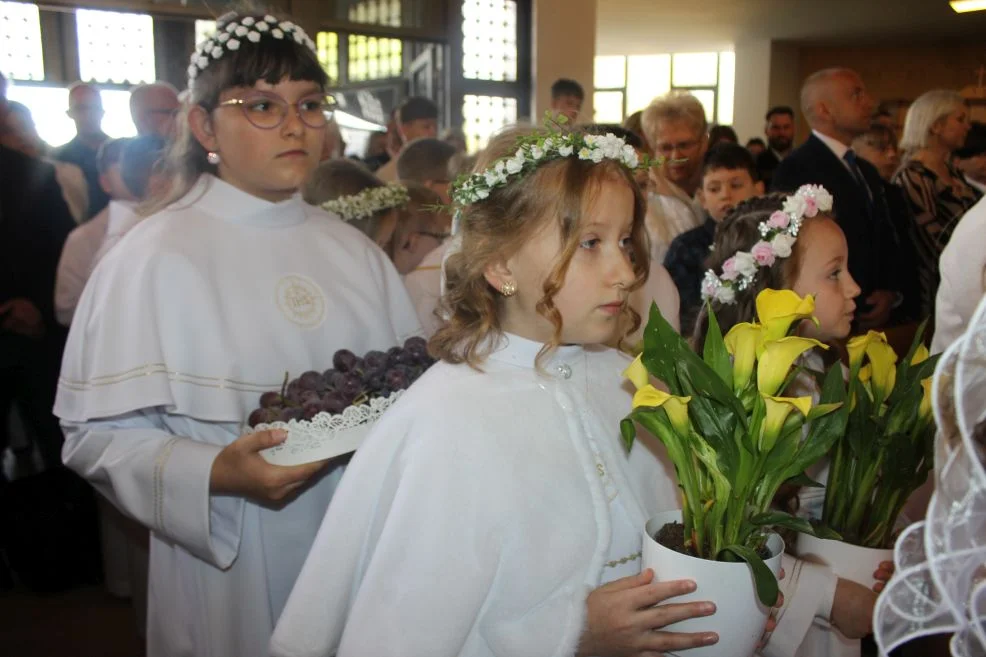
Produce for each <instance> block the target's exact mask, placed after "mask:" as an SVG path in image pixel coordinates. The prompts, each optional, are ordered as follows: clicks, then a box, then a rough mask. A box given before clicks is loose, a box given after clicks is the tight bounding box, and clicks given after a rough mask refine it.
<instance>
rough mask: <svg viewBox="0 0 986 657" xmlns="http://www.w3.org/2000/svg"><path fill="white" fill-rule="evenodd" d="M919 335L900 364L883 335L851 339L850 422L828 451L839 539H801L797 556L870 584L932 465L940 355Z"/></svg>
mask: <svg viewBox="0 0 986 657" xmlns="http://www.w3.org/2000/svg"><path fill="white" fill-rule="evenodd" d="M922 333H923V330H919V331H918V333H917V336H916V337H915V339H914V343H913V344H912V345H911V349H910V351H909V353H908V354H907V357H906V358H904V359H902V360H901V361H900V362H899V363H898V362H897V361H898V359H897V354H895V353H894V350H893V349H892V348H891V347H890V345H889V344H887V340H886V336H885V335H884V334H882V333H877V332H875V331H870V332H869V333H868V334H867V335H864V336H859V337H856V338H853V339H852V340H850V341H849V344H848V351H849V366H850V372H849V398H850V400H851V402H850V411H849V421H848V424H847V427H846V432H845V434H844V435H843V436H840V438H839V440H837V441H836V442H835V444H834V445H833V446H832V448H831V450H830V457H831V461H830V465H829V475H828V480H827V481H826V482H825V488H826V490H825V504H824V510H823V516H822V524H823V525H824V526H825V528H827V529H830V530H832V531H834V532H837V533H838V534H839V535H840V536H841V539H842V540H823V539H820V538H818V537H817V536H809V535H800V536H799V537H798V542H797V551H798V555H799V556H800V557H802V558H804V559H806V560H809V561H815V562H818V563H823V564H826V565H828V566H830V567H831V568H832V570H833V572H835V574H836V575H838V576H839V577H843V578H846V579H851V580H853V581H854V582H858V583H859V584H862V585H863V586H865V587H867V588H872V587H873V585H874V584H875V583H876V580H875V579H874V578H873V573H874V571H876V570H877V568H878V566H879V564H880V562H881V561H893V549H892V548H893V540H894V529H895V526H896V523H897V517H898V516H899V515H900V512H901V509H902V508H903V506H904V503H905V502H906V501H907V498H908V496H910V494H911V493H913V492H914V490H915V489H917V488H918V487H920V486H921V485H922V484H923V483H924V482H925V480H926V479H927V476H928V473H929V472H930V470H931V467H932V461H933V458H932V457H933V446H934V436H935V423H934V420H933V418H932V413H931V396H930V393H931V375H932V373H933V372H934V367H935V364H936V363H937V360H938V359H937V357H934V358H929V355H928V350H927V349H926V348H925V347H924V345H922V344H921V342H920V340H921V336H922Z"/></svg>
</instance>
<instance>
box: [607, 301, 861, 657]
mask: <svg viewBox="0 0 986 657" xmlns="http://www.w3.org/2000/svg"><path fill="white" fill-rule="evenodd" d="M756 305H757V315H758V323H744V324H739V325H737V326H735V327H733V328H732V329H731V330H730V331H729V333H728V334H727V335H726V336H725V337H724V336H723V335H722V332H721V330H720V328H719V325H718V322H717V321H716V319H715V316H714V314H713V313H710V315H709V330H708V334H707V337H706V340H705V344H704V345H703V350H702V355H699V354H697V353H695V351H693V350H692V349H691V347H690V346H689V345H688V343H687V342H685V340H684V339H683V338H682V337H681V336H679V335H678V334H677V333H676V332H675V331H674V329H673V328H672V327H671V326H670V325H669V324H668V322H667V321H665V319H664V318H663V317H662V316H661V313H660V311H659V310H658V309H657V307H656V306H654V307H652V309H651V313H650V320H649V322H648V324H647V328H646V329H645V331H644V349H643V352H642V353H641V354H640V356H639V357H638V358H637V360H635V361H634V362H633V364H632V365H631V366H630V368H629V369H628V370H627V372H626V376H627V378H629V379H630V380H631V381H632V382H633V384H634V385H635V387H636V388H637V391H636V394H635V395H634V398H633V409H632V411H631V413H630V415H629V416H628V417H627V418H625V419H624V420H623V422H622V425H621V430H622V435H623V438H624V441H625V443H626V446H627V448H628V449H629V448H630V447H631V446H632V444H633V441H634V439H635V437H636V432H637V427H638V426H640V427H643V428H644V429H646V430H647V431H648V432H650V433H651V434H652V435H654V436H656V437H657V438H658V439H659V440H660V441H661V442H662V443H663V444H664V446H665V447H666V448H667V452H668V455H669V457H670V460H671V461H672V462H673V464H674V467H675V471H676V475H677V478H678V484H679V487H680V489H681V492H682V509H681V510H680V511H671V512H666V513H662V514H659V515H658V516H655V517H654V518H651V519H650V520H649V521H648V523H647V526H646V528H645V532H644V548H643V566H644V567H645V568H653V569H654V572H655V575H656V576H657V578H658V579H671V578H680V577H690V578H692V579H695V581H696V583H697V585H698V586H697V591H696V592H695V593H694V594H692V595H693V596H695V597H696V599H703V600H712V601H713V602H715V603H716V604H717V612H716V615H715V616H713V617H712V618H707V619H691V620H688V621H684V622H683V623H679V624H676V625H675V626H673V628H672V629H673V631H698V630H703V631H708V630H714V631H716V632H718V633H719V637H720V642H719V645H720V646H721V645H728V646H730V650H731V652H730V654H735V655H749V654H752V653H753V651H754V650H755V646H756V644H757V641H758V640H759V638H760V635H761V634H762V632H763V629H764V627H765V625H766V621H767V615H768V612H769V608H770V607H771V606H772V605H774V604H775V603H776V601H777V596H778V583H777V573H778V570H779V568H780V554H781V552H783V541H782V540H781V539H780V537H779V536H778V535H777V534H776V533H773V532H772V531H771V530H772V528H775V527H786V528H791V529H794V530H797V531H801V532H806V533H812V532H813V531H815V530H814V529H813V527H812V526H811V524H810V523H808V521H806V520H804V519H801V518H797V517H795V516H792V515H790V514H788V513H785V512H782V511H778V510H775V509H772V508H771V501H772V500H773V498H774V495H775V494H776V493H777V490H778V488H780V486H781V484H783V483H785V482H787V481H790V480H795V481H798V480H799V478H800V477H803V473H804V471H805V469H806V468H807V467H808V466H809V465H811V464H812V463H814V462H816V461H817V460H819V459H820V458H822V457H823V456H824V455H825V454H826V453H827V452H828V451H829V449H830V447H831V446H832V445H833V444H834V443H835V442H836V441H837V440H838V439H839V437H840V436H842V435H843V434H844V433H845V427H846V422H847V415H848V408H847V406H846V405H845V399H846V397H845V395H846V390H845V385H844V382H843V378H842V375H841V373H839V372H836V371H833V372H830V373H829V375H828V376H827V377H826V379H825V382H824V384H823V386H822V394H821V399H820V400H819V401H818V402H817V403H816V402H814V401H813V399H812V398H811V397H798V398H789V397H781V396H779V395H780V394H781V392H782V391H783V390H784V389H785V388H787V386H788V384H789V383H790V382H791V381H792V380H793V377H794V376H795V375H796V374H797V372H798V368H797V366H796V364H797V362H798V360H799V358H800V357H801V356H802V355H803V354H805V353H806V352H808V351H810V350H812V349H816V348H823V349H824V348H825V345H823V344H822V343H820V342H818V341H816V340H812V339H809V338H802V337H797V336H792V335H789V333H791V332H792V330H793V329H794V328H796V327H797V325H798V324H799V323H800V322H801V321H802V320H806V319H811V318H812V313H813V312H814V299H813V298H812V297H811V296H808V297H805V298H801V297H799V296H798V295H797V294H795V293H794V292H791V291H789V290H782V291H775V290H765V291H763V292H761V293H760V294H759V295H758V297H757V300H756ZM652 377H653V378H655V379H657V380H659V381H661V382H663V384H664V385H665V386H666V387H667V391H664V390H661V389H659V388H658V387H656V386H655V385H653V383H652ZM806 424H807V425H808V429H807V431H806V432H805V430H804V428H805V425H806ZM822 531H823V533H825V530H822ZM826 535H828V536H834V534H831V533H826ZM703 651H704V652H703ZM692 653H694V654H695V655H703V654H708V655H712V654H715V653H716V651H715V650H712V651H711V652H709V651H708V649H701V648H700V649H694V650H690V651H689V654H692Z"/></svg>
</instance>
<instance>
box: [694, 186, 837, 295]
mask: <svg viewBox="0 0 986 657" xmlns="http://www.w3.org/2000/svg"><path fill="white" fill-rule="evenodd" d="M831 210H832V195H831V194H829V193H828V191H827V190H826V189H825V188H824V187H822V186H821V185H802V186H801V188H800V189H798V191H797V192H795V193H794V194H792V195H791V196H788V197H787V198H786V199H784V206H783V208H782V209H780V210H778V211H776V212H774V213H773V214H772V215H770V218H769V219H767V221H762V222H760V226H759V229H760V241H759V242H757V243H756V244H754V245H753V248H752V249H750V250H749V251H737V252H736V254H735V255H734V256H732V257H731V258H729V259H728V260H726V262H724V263H722V273H721V274H719V275H718V276H717V275H716V273H715V272H714V271H712V270H711V269H710V270H708V271H707V272H705V278H704V279H702V301H709V300H710V299H711V300H713V301H717V302H718V303H721V304H731V303H736V292H737V291H742V290H745V289H747V288H748V287H750V286H751V285H753V282H754V281H755V280H756V279H757V272H758V271H759V269H760V268H761V267H770V266H771V265H773V264H774V263H775V262H776V261H777V260H778V259H780V258H787V257H790V255H791V252H792V250H793V248H794V243H795V242H796V241H797V239H798V231H800V230H801V224H802V222H804V220H805V219H808V218H811V217H814V216H815V215H817V214H818V213H819V212H831Z"/></svg>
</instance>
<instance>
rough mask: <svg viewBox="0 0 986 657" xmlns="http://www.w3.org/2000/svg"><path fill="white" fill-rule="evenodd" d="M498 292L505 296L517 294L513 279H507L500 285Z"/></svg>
mask: <svg viewBox="0 0 986 657" xmlns="http://www.w3.org/2000/svg"><path fill="white" fill-rule="evenodd" d="M500 294H502V295H503V296H505V297H512V296H513V295H515V294H517V284H516V283H514V282H513V281H507V282H506V283H504V284H503V285H502V286H501V287H500Z"/></svg>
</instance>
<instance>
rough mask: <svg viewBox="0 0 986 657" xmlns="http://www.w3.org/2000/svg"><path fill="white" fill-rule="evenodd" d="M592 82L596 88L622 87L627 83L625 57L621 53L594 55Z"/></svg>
mask: <svg viewBox="0 0 986 657" xmlns="http://www.w3.org/2000/svg"><path fill="white" fill-rule="evenodd" d="M594 63H595V66H594V70H593V84H594V85H595V87H596V89H622V88H623V87H625V86H626V84H627V58H626V57H624V56H622V55H615V56H614V55H601V56H599V57H596V60H595V62H594Z"/></svg>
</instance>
